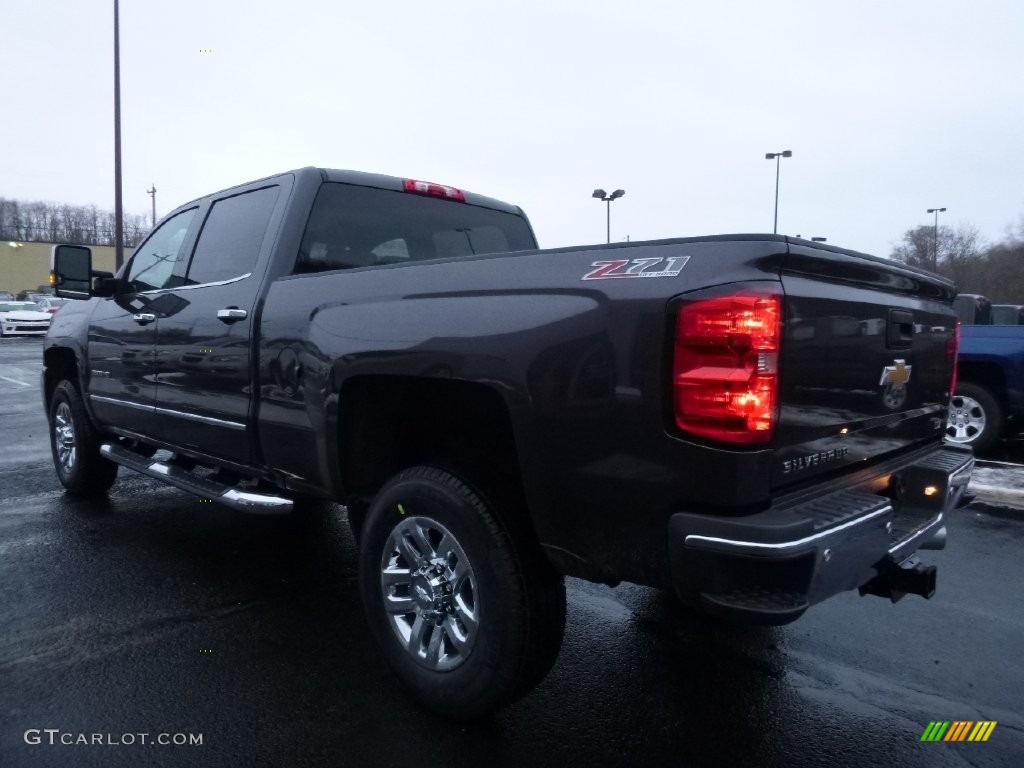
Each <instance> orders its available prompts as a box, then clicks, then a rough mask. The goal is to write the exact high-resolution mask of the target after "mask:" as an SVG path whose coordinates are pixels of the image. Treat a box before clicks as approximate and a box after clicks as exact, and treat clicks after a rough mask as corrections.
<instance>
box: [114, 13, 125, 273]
mask: <svg viewBox="0 0 1024 768" xmlns="http://www.w3.org/2000/svg"><path fill="white" fill-rule="evenodd" d="M118 30H119V18H118V9H117V0H114V265H115V267H116V268H117V269H120V268H121V265H122V264H124V232H123V229H122V218H123V215H122V212H121V43H120V36H121V35H120V32H119V31H118Z"/></svg>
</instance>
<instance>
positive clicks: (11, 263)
mask: <svg viewBox="0 0 1024 768" xmlns="http://www.w3.org/2000/svg"><path fill="white" fill-rule="evenodd" d="M89 248H90V249H91V250H92V268H93V269H98V270H105V271H107V272H113V271H114V248H113V246H110V245H90V246H89ZM52 250H53V243H28V242H16V241H14V240H11V241H4V242H0V291H8V292H10V293H11V294H13V295H15V296H17V295H18V294H19V293H20V292H21V291H26V290H28V291H34V290H36V289H37V288H39V287H40V286H45V285H47V284H48V283H49V280H50V253H51V252H52ZM131 253H132V251H131V249H128V248H125V251H124V258H125V261H127V260H128V259H129V257H130V256H131Z"/></svg>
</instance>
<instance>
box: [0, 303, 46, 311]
mask: <svg viewBox="0 0 1024 768" xmlns="http://www.w3.org/2000/svg"><path fill="white" fill-rule="evenodd" d="M38 311H39V306H38V305H36V304H33V303H32V302H30V301H4V302H0V312H38Z"/></svg>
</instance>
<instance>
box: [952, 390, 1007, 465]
mask: <svg viewBox="0 0 1024 768" xmlns="http://www.w3.org/2000/svg"><path fill="white" fill-rule="evenodd" d="M1002 431H1003V409H1002V408H1000V407H999V403H998V402H997V401H996V399H995V398H994V397H993V396H992V394H991V393H990V392H989V391H988V390H987V389H985V388H984V387H981V386H979V385H977V384H974V383H972V382H969V381H963V382H960V383H959V384H957V388H956V393H955V394H954V395H953V397H952V398H951V399H950V401H949V416H948V419H947V422H946V441H947V442H950V443H956V444H958V445H969V446H971V447H972V448H973V449H974V450H975V451H977V452H978V453H981V452H983V451H986V450H988V449H989V448H991V447H992V446H993V445H994V444H995V442H996V440H998V439H999V437H1000V436H1001V435H1002Z"/></svg>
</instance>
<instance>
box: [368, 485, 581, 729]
mask: <svg viewBox="0 0 1024 768" xmlns="http://www.w3.org/2000/svg"><path fill="white" fill-rule="evenodd" d="M497 498H503V497H493V498H492V497H488V496H487V495H485V494H484V492H482V491H481V490H478V489H477V488H475V487H473V486H471V485H469V484H468V483H467V482H466V481H464V480H463V479H461V478H460V477H458V476H456V475H455V474H452V473H450V472H448V471H445V470H442V469H438V468H435V467H416V468H414V469H409V470H406V471H404V472H401V473H400V474H398V475H397V476H396V477H395V478H393V479H392V480H391V481H390V482H389V483H387V485H385V486H384V488H383V489H382V490H381V491H380V493H379V494H378V496H377V498H376V499H375V501H374V502H373V504H372V506H371V507H370V510H369V512H368V514H367V517H366V521H365V524H364V526H363V536H362V548H361V554H360V589H361V592H362V597H363V603H364V607H365V610H366V615H367V618H368V620H369V623H370V629H371V631H372V632H373V633H374V635H375V637H376V639H377V642H378V643H379V645H380V647H381V649H382V650H383V652H384V655H385V657H386V659H387V661H388V663H389V665H390V666H391V668H392V669H393V670H394V671H395V673H396V674H397V675H398V678H399V679H400V680H401V682H402V683H403V684H404V685H405V686H406V687H407V688H408V689H409V690H410V691H411V692H412V694H413V695H414V696H415V697H416V698H417V699H418V700H419V701H420V703H422V704H423V705H425V706H426V707H428V708H429V709H431V710H433V711H434V712H437V713H438V714H441V715H445V716H448V717H453V718H457V719H477V718H481V717H485V716H487V715H488V714H490V713H492V712H494V711H495V710H497V709H498V708H500V707H502V706H504V705H505V704H508V703H510V702H511V701H513V700H514V699H516V698H518V697H519V696H522V695H524V694H525V693H527V692H529V691H530V690H532V688H533V687H534V686H535V685H536V684H537V683H539V682H540V681H541V680H542V679H543V677H544V675H545V674H547V672H548V670H549V669H550V668H551V666H552V664H553V663H554V661H555V659H556V658H557V656H558V651H559V648H560V647H561V642H562V635H563V632H564V628H565V584H564V580H563V579H562V577H561V576H559V575H558V574H556V573H555V572H554V570H553V569H552V568H551V566H550V564H549V563H548V562H547V561H546V559H545V558H544V557H543V555H542V553H541V552H540V548H539V547H538V546H537V543H536V541H533V540H531V538H530V536H529V534H528V533H527V531H526V530H525V526H524V525H522V523H521V521H520V520H519V519H517V518H515V517H514V516H513V513H512V510H511V508H510V507H511V505H510V504H509V503H508V502H507V501H506V500H504V499H503V500H502V501H501V502H496V501H495V499H497Z"/></svg>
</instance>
